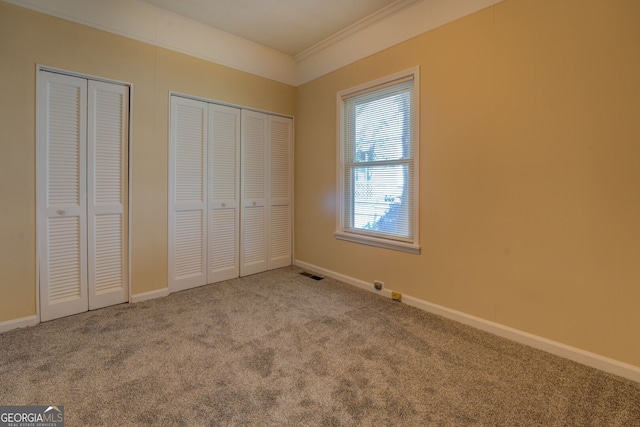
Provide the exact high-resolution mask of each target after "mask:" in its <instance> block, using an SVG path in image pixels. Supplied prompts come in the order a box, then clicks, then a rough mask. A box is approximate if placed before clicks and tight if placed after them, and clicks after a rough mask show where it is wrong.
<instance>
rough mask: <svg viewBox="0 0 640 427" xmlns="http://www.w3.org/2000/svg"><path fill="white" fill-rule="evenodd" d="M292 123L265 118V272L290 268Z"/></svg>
mask: <svg viewBox="0 0 640 427" xmlns="http://www.w3.org/2000/svg"><path fill="white" fill-rule="evenodd" d="M292 139H293V120H292V119H290V118H286V117H279V116H269V165H268V166H269V197H268V204H269V227H268V230H269V236H268V242H269V249H268V254H269V261H268V268H269V269H270V270H271V269H274V268H280V267H286V266H288V265H291V258H292V251H291V240H292V238H291V237H292V236H291V234H292V233H291V229H292V227H291V223H292V220H291V206H292V203H291V195H292V194H293V188H292V179H291V176H292V165H293V158H292V153H293V150H292V147H291V145H292Z"/></svg>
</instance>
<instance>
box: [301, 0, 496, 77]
mask: <svg viewBox="0 0 640 427" xmlns="http://www.w3.org/2000/svg"><path fill="white" fill-rule="evenodd" d="M502 1H504V0H429V1H422V2H418V3H416V4H414V5H411V6H409V7H405V8H404V9H402V10H400V11H397V12H396V13H394V14H392V15H390V16H388V17H386V18H385V19H382V20H379V21H376V22H374V23H372V24H371V25H369V26H366V27H364V28H362V29H360V30H359V31H357V32H355V33H354V34H351V35H350V36H349V37H346V38H343V39H340V40H337V41H335V42H334V43H332V44H330V45H329V46H326V47H325V48H324V49H322V50H319V51H317V52H314V53H313V54H312V55H309V56H305V57H301V58H300V60H299V61H297V64H298V67H297V70H296V86H298V85H301V84H304V83H307V82H309V81H311V80H314V79H317V78H318V77H321V76H323V75H325V74H328V73H330V72H332V71H335V70H337V69H339V68H342V67H344V66H347V65H349V64H351V63H353V62H356V61H359V60H360V59H363V58H366V57H368V56H371V55H373V54H376V53H378V52H381V51H383V50H384V49H388V48H390V47H393V46H395V45H397V44H400V43H402V42H404V41H406V40H409V39H411V38H413V37H416V36H419V35H420V34H423V33H426V32H427V31H431V30H433V29H435V28H438V27H441V26H443V25H445V24H448V23H450V22H452V21H455V20H457V19H460V18H462V17H465V16H467V15H470V14H472V13H475V12H478V11H480V10H482V9H486V8H488V7H491V6H493V5H496V4H498V3H501V2H502Z"/></svg>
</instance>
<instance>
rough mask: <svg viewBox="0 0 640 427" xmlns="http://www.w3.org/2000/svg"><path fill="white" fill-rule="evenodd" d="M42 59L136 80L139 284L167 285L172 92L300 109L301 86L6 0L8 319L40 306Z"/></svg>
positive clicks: (2, 263) (2, 129)
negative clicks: (38, 87) (38, 116)
mask: <svg viewBox="0 0 640 427" xmlns="http://www.w3.org/2000/svg"><path fill="white" fill-rule="evenodd" d="M36 64H40V65H44V66H49V67H57V68H61V69H65V70H70V71H75V72H79V73H85V74H89V75H95V76H100V77H104V78H108V79H114V80H119V81H124V82H128V83H131V84H133V107H132V141H131V162H132V174H131V186H132V194H131V196H132V203H131V210H132V221H131V226H130V230H131V240H132V253H131V258H132V264H131V274H132V290H133V294H134V295H135V294H140V293H143V292H148V291H153V290H158V289H162V288H166V287H167V230H168V226H167V209H168V208H167V180H168V175H167V144H168V142H167V141H168V137H167V131H168V123H167V122H168V100H169V91H177V92H181V93H187V94H191V95H196V96H200V97H204V98H209V99H214V100H220V101H224V102H229V103H234V104H238V105H244V106H248V107H252V108H257V109H263V110H268V111H273V112H277V113H281V114H288V115H293V114H294V113H295V88H294V87H291V86H287V85H284V84H280V83H276V82H274V81H271V80H268V79H264V78H261V77H256V76H253V75H250V74H247V73H243V72H240V71H235V70H232V69H229V68H225V67H223V66H219V65H215V64H211V63H208V62H205V61H201V60H198V59H194V58H191V57H188V56H185V55H181V54H178V53H175V52H171V51H168V50H165V49H161V48H157V47H153V46H150V45H147V44H144V43H139V42H136V41H133V40H129V39H126V38H123V37H118V36H115V35H113V34H109V33H106V32H102V31H98V30H95V29H91V28H88V27H85V26H82V25H78V24H75V23H71V22H68V21H64V20H60V19H57V18H53V17H50V16H46V15H42V14H39V13H36V12H32V11H28V10H26V9H22V8H19V7H16V6H12V5H8V4H7V3H4V2H0V94H1V96H0V200H1V201H2V209H0V322H2V321H7V320H12V319H19V318H22V317H26V316H31V315H34V314H35V313H36V289H35V286H36V285H35V283H36V235H35V221H36V219H35V218H36V215H35V198H36V187H35V174H36V172H35V81H36V75H35V70H36Z"/></svg>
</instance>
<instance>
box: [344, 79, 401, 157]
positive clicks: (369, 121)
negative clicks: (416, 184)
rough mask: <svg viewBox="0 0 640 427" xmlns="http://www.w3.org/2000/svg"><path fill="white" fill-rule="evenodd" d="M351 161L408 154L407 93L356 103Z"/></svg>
mask: <svg viewBox="0 0 640 427" xmlns="http://www.w3.org/2000/svg"><path fill="white" fill-rule="evenodd" d="M353 108H354V109H355V111H354V116H355V117H354V118H355V135H354V136H355V141H354V142H355V144H354V150H355V153H354V158H353V161H354V162H374V161H385V160H399V159H407V158H410V157H411V150H410V93H409V92H403V93H399V94H394V95H391V96H387V97H384V98H379V99H373V100H366V101H364V102H360V103H356V104H355V105H354V106H353Z"/></svg>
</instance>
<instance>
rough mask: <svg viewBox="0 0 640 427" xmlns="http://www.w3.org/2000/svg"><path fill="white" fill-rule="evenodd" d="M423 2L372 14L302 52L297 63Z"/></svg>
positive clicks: (403, 2)
mask: <svg viewBox="0 0 640 427" xmlns="http://www.w3.org/2000/svg"><path fill="white" fill-rule="evenodd" d="M421 1H424V0H398V1H396V2H394V3H391V4H390V5H388V6H386V7H383V8H382V9H380V10H378V11H377V12H374V13H372V14H371V15H369V16H367V17H365V18H363V19H361V20H359V21H358V22H355V23H353V24H351V25H349V26H348V27H347V28H344V29H342V30H340V31H338V32H336V33H334V34H332V35H331V36H329V37H327V38H326V39H324V40H322V41H320V42H319V43H316V44H315V45H313V46H311V47H309V48H307V49H305V50H303V51H302V52H300V53H298V54H296V55H295V56H294V58H295V60H296V62H298V61H300V60H302V59H304V58H307V57H309V56H313V55H314V54H316V53H318V52H320V51H321V50H323V49H326V48H327V47H329V46H331V45H332V44H334V43H337V42H339V41H340V40H342V39H346V38H347V37H349V36H351V35H352V34H355V33H357V32H358V31H360V30H362V29H364V28H366V27H369V26H371V25H373V24H375V23H376V22H378V21H381V20H383V19H385V18H388V17H389V16H391V15H393V14H395V13H398V12H399V11H401V10H403V9H406V8H407V7H411V6H413V5H414V4H416V3H419V2H421Z"/></svg>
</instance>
